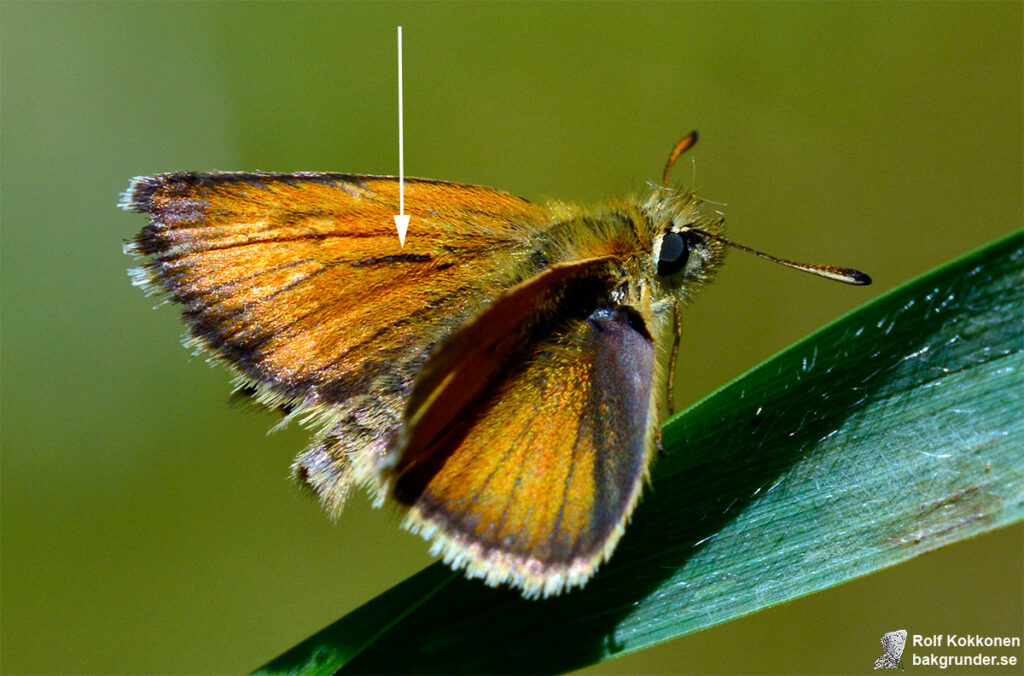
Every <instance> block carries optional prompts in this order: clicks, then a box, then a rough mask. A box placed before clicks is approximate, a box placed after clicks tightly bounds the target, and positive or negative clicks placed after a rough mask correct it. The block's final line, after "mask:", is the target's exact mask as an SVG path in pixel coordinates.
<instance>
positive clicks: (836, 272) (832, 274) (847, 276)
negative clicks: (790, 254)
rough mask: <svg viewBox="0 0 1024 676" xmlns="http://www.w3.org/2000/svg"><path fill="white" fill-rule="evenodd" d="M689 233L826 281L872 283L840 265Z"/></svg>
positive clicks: (862, 284)
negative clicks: (806, 260)
mask: <svg viewBox="0 0 1024 676" xmlns="http://www.w3.org/2000/svg"><path fill="white" fill-rule="evenodd" d="M689 231H690V232H697V233H700V234H701V235H702V236H704V237H707V238H708V239H713V240H715V241H716V242H721V243H722V244H725V245H727V246H731V247H734V248H736V249H742V250H743V251H746V252H748V253H752V254H754V255H755V256H760V257H761V258H767V259H768V260H770V261H772V262H773V263H778V264H779V265H785V266H786V267H787V268H795V269H797V270H803V271H804V272H809V273H811V274H812V275H818V276H819V277H824V278H825V279H834V280H835V281H837V282H843V283H844V284H853V285H855V286H866V285H868V284H870V283H871V277H869V276H868V275H866V274H864V273H863V272H861V271H860V270H854V269H853V268H843V267H839V266H838V265H823V264H821V263H800V262H798V261H791V260H789V259H787V258H779V257H777V256H772V255H771V254H766V253H765V252H763V251H758V250H757V249H752V248H750V247H749V246H743V245H742V244H737V243H736V242H730V241H729V240H727V239H726V238H724V237H720V236H718V235H713V234H711V233H710V232H707V231H705V230H700V229H698V228H689Z"/></svg>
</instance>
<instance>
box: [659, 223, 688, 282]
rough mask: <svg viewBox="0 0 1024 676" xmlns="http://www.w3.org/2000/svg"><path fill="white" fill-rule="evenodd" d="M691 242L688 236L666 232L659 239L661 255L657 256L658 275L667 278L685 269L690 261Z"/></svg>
mask: <svg viewBox="0 0 1024 676" xmlns="http://www.w3.org/2000/svg"><path fill="white" fill-rule="evenodd" d="M692 246H693V240H692V239H691V238H690V237H689V235H680V234H679V233H678V232H666V233H665V236H664V237H662V238H661V255H660V256H658V275H659V276H661V277H669V276H671V275H674V274H676V273H677V272H679V271H680V270H682V269H683V268H685V267H686V261H688V260H689V259H690V248H691V247H692Z"/></svg>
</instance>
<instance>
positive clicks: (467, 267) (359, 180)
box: [122, 173, 549, 511]
mask: <svg viewBox="0 0 1024 676" xmlns="http://www.w3.org/2000/svg"><path fill="white" fill-rule="evenodd" d="M405 188H406V192H405V212H406V213H407V214H409V215H410V216H411V217H412V220H411V225H410V231H409V236H408V239H407V241H406V246H405V247H404V249H403V248H401V247H400V245H399V242H398V237H397V234H396V231H395V226H394V219H393V218H392V216H394V215H395V214H397V213H398V202H399V188H398V181H397V179H395V178H393V177H376V176H357V175H346V174H322V173H299V174H252V173H238V174H234V173H210V174H194V173H179V174H163V175H159V176H154V177H143V178H138V179H135V181H134V182H133V183H132V186H131V187H130V189H129V191H128V192H127V193H126V194H125V197H124V200H123V201H122V206H123V207H124V208H126V209H129V210H132V211H138V212H143V213H148V214H149V216H150V222H149V225H147V226H146V227H145V228H144V229H143V231H142V232H141V233H140V234H139V235H138V236H137V237H136V238H135V239H134V240H133V241H131V242H130V243H129V244H128V245H127V246H126V251H128V252H129V253H132V254H135V255H138V256H141V257H145V259H146V261H145V263H144V264H143V266H142V267H140V268H138V269H136V270H135V271H133V274H134V276H135V279H136V283H137V284H138V285H140V286H143V287H145V288H146V289H147V291H151V292H165V293H167V294H169V295H170V297H171V298H172V299H173V300H175V301H177V302H179V303H181V304H182V305H183V307H184V309H183V315H184V318H185V320H186V324H187V326H188V330H189V334H190V337H191V338H190V342H191V343H192V344H193V345H194V346H197V347H200V348H203V349H206V350H208V351H209V352H211V353H212V354H213V355H214V357H215V359H216V360H219V361H222V362H225V363H227V364H228V365H229V366H230V367H232V369H233V370H234V371H235V372H236V374H237V375H238V376H240V377H239V383H240V385H241V386H242V387H246V388H249V389H251V390H252V391H254V392H255V394H256V395H257V397H258V399H259V400H260V401H262V402H263V403H266V404H268V405H271V406H286V407H288V408H290V409H292V410H293V414H294V415H298V416H303V417H309V418H313V419H315V420H316V421H317V422H319V424H320V427H321V429H322V432H321V434H320V435H319V437H318V439H317V441H316V442H315V443H314V445H313V446H312V447H311V448H310V449H308V450H307V451H306V452H305V453H304V454H303V455H302V456H300V457H299V458H298V459H297V461H296V464H295V470H296V472H297V473H298V474H299V476H301V477H302V478H303V479H304V480H305V481H306V482H307V483H308V484H309V485H310V486H311V487H312V488H314V489H315V490H316V491H317V492H318V493H319V494H320V495H321V497H322V498H323V499H324V500H325V502H326V503H327V504H328V506H329V507H331V508H332V510H334V511H338V510H340V508H341V505H342V504H343V502H344V499H345V497H346V496H347V494H348V491H349V489H350V487H351V485H352V484H353V483H368V484H369V485H370V486H371V488H372V487H374V485H375V480H374V477H373V471H372V470H373V468H374V466H375V465H376V463H377V462H378V461H379V459H380V458H381V457H382V456H383V453H384V449H385V445H386V441H387V439H388V437H389V436H390V435H391V434H393V433H394V432H395V430H396V429H397V428H398V426H399V425H400V422H401V414H402V409H403V407H404V404H405V401H406V398H407V396H408V394H409V392H410V391H411V389H412V385H413V382H414V380H415V377H416V375H417V373H418V372H419V370H420V368H421V367H422V365H423V363H424V362H425V361H426V358H427V355H428V353H429V351H430V349H431V347H432V346H433V345H434V344H436V343H437V342H439V341H440V340H442V339H443V338H444V337H445V336H446V335H448V334H449V333H450V332H452V331H453V330H454V329H455V328H456V327H458V326H459V325H461V324H462V323H463V322H465V321H466V320H467V319H469V318H470V317H472V316H473V315H474V314H475V313H476V312H477V311H478V310H479V309H480V308H481V307H483V306H484V305H485V304H486V303H487V302H488V301H489V300H490V299H492V298H494V297H495V296H497V295H499V294H500V293H501V291H503V290H504V289H506V288H508V287H511V286H512V285H514V284H515V283H517V282H518V281H520V279H521V278H523V277H525V276H527V275H529V274H531V273H532V271H533V268H531V263H530V261H529V251H528V249H527V244H526V243H527V242H528V240H529V235H530V234H531V233H533V232H535V231H537V230H538V229H541V228H543V227H544V226H545V225H546V224H547V220H548V219H549V213H548V211H547V210H546V209H544V208H542V207H539V206H537V205H534V204H532V203H530V202H527V201H526V200H523V199H521V198H518V197H515V196H513V195H510V194H508V193H504V192H501V191H498V190H493V189H490V188H483V187H479V186H470V185H461V184H454V183H446V182H442V181H431V180H421V179H407V181H406V185H405Z"/></svg>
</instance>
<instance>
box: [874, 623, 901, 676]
mask: <svg viewBox="0 0 1024 676" xmlns="http://www.w3.org/2000/svg"><path fill="white" fill-rule="evenodd" d="M906 645H907V630H906V629H900V630H899V631H890V632H888V633H887V634H886V635H885V636H883V637H882V647H883V648H885V654H884V655H882V656H881V657H879V658H878V659H877V660H875V669H895V668H896V667H899V669H900V671H903V661H902V660H901V659H900V658H901V657H903V647H904V646H906Z"/></svg>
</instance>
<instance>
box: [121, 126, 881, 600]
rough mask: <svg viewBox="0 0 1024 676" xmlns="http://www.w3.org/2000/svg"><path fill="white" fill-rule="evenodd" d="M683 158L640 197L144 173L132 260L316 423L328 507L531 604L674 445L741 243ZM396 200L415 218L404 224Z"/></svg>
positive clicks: (592, 557) (586, 564) (594, 561)
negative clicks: (400, 228)
mask: <svg viewBox="0 0 1024 676" xmlns="http://www.w3.org/2000/svg"><path fill="white" fill-rule="evenodd" d="M696 138H697V136H696V132H694V133H692V134H690V135H688V136H687V137H685V138H684V139H683V140H682V141H680V142H679V143H678V144H677V145H676V146H675V148H674V149H673V151H672V154H671V155H670V158H669V161H668V163H667V164H666V167H665V173H664V175H663V177H662V185H659V186H656V187H654V188H653V189H652V190H651V192H650V194H649V195H647V196H646V198H644V199H627V200H617V201H611V202H608V203H607V204H605V205H603V206H600V207H596V208H587V207H581V206H577V205H573V204H565V203H551V204H546V205H539V204H535V203H532V202H530V201H527V200H525V199H522V198H520V197H516V196H514V195H511V194H509V193H506V192H502V191H500V190H496V189H493V188H486V187H481V186H475V185H465V184H459V183H449V182H445V181H437V180H429V179H406V180H405V182H404V187H403V186H400V184H399V180H398V179H396V178H395V177H393V176H364V175H353V174H334V173H292V174H272V173H171V174H160V175H157V176H151V177H138V178H135V179H134V180H133V181H132V183H131V185H130V187H129V189H128V190H127V192H126V193H124V195H123V197H122V201H121V206H122V207H123V208H125V209H127V210H129V211H134V212H140V213H144V214H148V216H149V223H148V225H146V226H145V227H144V228H143V229H142V231H141V232H140V233H139V234H138V235H137V236H136V237H135V238H134V239H132V240H130V241H129V242H127V243H126V245H125V251H126V253H129V254H131V255H134V256H136V257H140V258H141V259H142V264H141V265H140V267H137V268H135V269H134V270H133V271H132V276H133V279H134V283H135V284H136V285H138V286H140V287H142V288H143V289H144V290H145V291H146V292H147V293H150V294H162V295H165V296H167V297H169V298H170V299H171V300H172V301H174V302H176V303H178V304H180V306H181V308H182V310H181V311H182V317H183V319H184V322H185V324H186V326H187V330H188V333H187V337H186V344H187V345H188V346H190V347H193V348H196V349H197V350H199V351H203V352H205V353H207V354H209V355H210V357H211V360H212V361H214V362H217V363H221V364H223V365H225V366H226V367H227V368H228V369H229V370H230V371H231V372H232V373H233V374H234V376H235V379H234V382H235V385H236V387H237V388H238V390H239V391H240V392H242V393H243V394H245V395H248V396H250V397H252V398H254V399H255V400H256V401H258V402H259V403H262V404H265V405H267V406H269V407H272V408H279V409H282V410H283V411H285V412H286V414H287V417H286V421H288V420H299V421H301V422H302V423H304V424H306V425H308V426H310V427H311V428H312V429H313V430H314V436H313V440H312V443H311V444H310V446H309V447H308V448H307V449H305V450H304V451H303V452H302V453H301V454H300V455H299V456H298V457H297V458H296V460H295V462H294V464H293V466H292V469H293V474H294V476H295V477H296V478H297V479H298V481H300V482H301V483H302V484H303V485H305V486H306V487H308V488H309V489H310V490H311V491H312V492H314V493H315V494H316V495H317V496H319V498H320V500H321V501H322V502H323V504H324V505H325V507H326V509H327V510H328V511H329V512H330V513H331V514H332V515H334V516H337V515H338V514H340V512H341V511H342V507H343V506H344V504H345V501H346V500H347V499H348V497H349V495H350V493H351V492H352V490H353V489H354V488H356V487H361V488H363V489H365V490H367V491H368V492H369V494H370V495H371V497H372V499H373V500H374V503H375V504H376V505H378V506H379V505H380V504H382V503H383V502H384V501H385V499H388V498H390V499H391V500H393V501H394V502H395V503H396V504H397V505H399V506H400V508H401V509H402V510H403V512H404V518H403V526H404V527H405V528H407V529H409V530H412V531H414V532H418V533H420V534H422V535H423V537H425V538H426V539H428V540H429V541H431V543H432V547H431V552H432V553H433V554H434V555H439V556H441V557H443V559H444V560H445V561H446V562H447V563H448V564H450V565H451V566H452V567H453V568H456V569H464V570H465V573H466V575H467V576H469V577H473V578H482V579H483V580H484V581H485V582H486V583H487V584H490V585H500V584H505V583H507V584H510V585H512V586H514V587H516V588H518V589H519V590H520V591H521V592H522V593H523V594H524V595H525V596H527V597H538V596H548V595H552V594H557V593H559V592H561V591H563V590H565V589H568V588H572V587H577V586H580V585H582V584H584V583H585V582H586V581H587V580H588V579H589V578H590V577H591V576H592V575H593V573H594V571H595V569H596V568H597V567H598V566H599V565H600V564H601V563H602V562H603V561H605V560H606V559H608V557H609V556H610V555H611V553H612V551H613V550H614V549H615V546H616V544H617V543H618V541H619V539H620V537H621V536H622V533H623V530H624V529H625V527H626V524H627V522H628V520H629V517H630V514H631V513H632V512H633V509H634V508H635V507H636V505H637V502H638V500H639V498H640V494H641V489H642V487H643V484H644V481H645V480H646V479H647V477H648V474H649V469H650V466H651V463H652V461H653V459H654V457H655V455H656V454H657V450H658V448H659V443H660V422H661V420H662V419H663V418H664V417H665V416H666V415H667V414H668V413H669V412H670V396H669V395H670V393H671V392H672V385H673V371H674V366H675V358H676V352H677V349H678V346H679V339H680V331H681V321H680V317H681V307H682V304H683V303H684V302H685V301H686V300H688V299H689V298H691V297H692V296H693V295H694V293H695V292H696V291H697V290H698V289H699V288H700V287H701V286H703V285H704V284H706V283H707V282H708V281H709V280H710V279H711V277H712V275H713V273H714V272H715V270H716V269H717V268H718V266H719V265H720V263H721V261H722V257H723V254H724V250H725V248H726V247H727V246H732V247H736V248H740V249H744V250H747V251H751V252H752V253H755V254H757V255H759V256H764V257H766V258H769V259H771V260H773V261H776V262H780V263H783V264H784V265H788V266H791V267H795V268H799V269H802V270H806V271H809V272H813V273H815V274H818V275H822V276H824V277H828V278H831V279H836V280H839V281H843V282H847V283H850V284H867V283H869V282H870V279H869V278H868V276H867V275H865V274H863V273H861V272H858V271H856V270H852V269H848V268H839V267H835V266H827V265H813V264H803V263H796V262H794V261H788V260H784V259H779V258H775V257H773V256H768V255H767V254H763V253H761V252H759V251H756V250H753V249H749V248H748V247H744V246H741V245H738V244H735V243H733V242H731V241H729V240H727V239H725V238H724V237H723V235H722V218H721V217H720V216H718V215H717V214H716V213H714V212H710V213H709V212H708V210H706V209H705V208H704V205H703V204H702V202H701V200H700V199H698V198H697V197H696V196H695V195H694V194H693V193H692V192H690V191H686V190H682V189H676V188H669V187H666V186H667V180H668V175H669V171H670V170H671V168H672V166H673V164H674V163H675V161H676V159H677V158H678V157H679V156H680V155H681V154H682V153H683V152H684V151H685V150H686V149H687V148H689V147H690V146H692V145H693V143H694V142H695V141H696ZM403 189H404V205H405V213H406V214H409V215H410V217H411V221H410V225H409V235H408V239H407V241H406V242H405V244H404V246H403V245H402V244H400V243H399V240H398V238H397V237H396V234H395V228H394V222H393V219H392V217H393V215H394V214H396V213H398V207H399V201H400V199H401V198H402V195H401V194H400V191H402V190H403Z"/></svg>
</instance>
